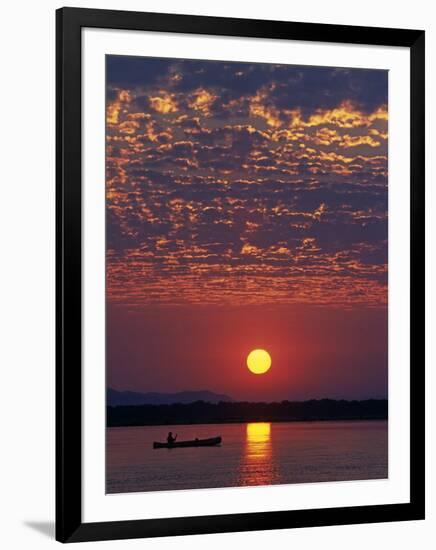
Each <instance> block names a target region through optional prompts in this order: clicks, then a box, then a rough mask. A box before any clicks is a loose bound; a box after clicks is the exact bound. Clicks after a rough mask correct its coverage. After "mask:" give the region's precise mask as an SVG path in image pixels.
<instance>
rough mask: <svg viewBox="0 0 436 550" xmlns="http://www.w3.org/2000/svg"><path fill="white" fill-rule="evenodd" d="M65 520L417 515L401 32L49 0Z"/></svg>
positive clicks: (419, 352)
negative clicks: (53, 44)
mask: <svg viewBox="0 0 436 550" xmlns="http://www.w3.org/2000/svg"><path fill="white" fill-rule="evenodd" d="M56 433H57V505H56V510H57V519H56V531H57V534H56V537H57V539H58V540H59V541H62V542H76V541H90V540H103V539H126V538H133V537H156V536H169V535H188V534H196V533H218V532H226V531H248V530H256V529H279V528H290V527H307V526H320V525H333V524H336V525H337V524H351V523H367V522H368V523H369V522H383V521H398V520H412V519H422V518H424V32H423V31H415V30H403V29H386V28H365V27H351V26H339V25H324V24H312V23H310V24H309V23H290V22H280V21H258V20H248V19H224V18H215V17H198V16H185V15H167V14H157V13H134V12H123V11H104V10H87V9H76V8H63V9H60V10H58V12H57V430H56Z"/></svg>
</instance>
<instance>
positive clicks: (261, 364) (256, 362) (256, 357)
mask: <svg viewBox="0 0 436 550" xmlns="http://www.w3.org/2000/svg"><path fill="white" fill-rule="evenodd" d="M247 367H248V369H249V370H250V371H251V372H252V373H253V374H265V373H266V372H267V371H269V369H270V367H271V356H270V354H269V353H268V352H267V351H265V350H264V349H254V350H253V351H250V353H249V354H248V356H247Z"/></svg>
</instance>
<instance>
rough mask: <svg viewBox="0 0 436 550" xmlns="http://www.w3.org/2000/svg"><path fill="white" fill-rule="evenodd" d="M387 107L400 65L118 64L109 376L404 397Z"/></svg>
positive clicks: (243, 394)
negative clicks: (394, 299) (395, 310)
mask: <svg viewBox="0 0 436 550" xmlns="http://www.w3.org/2000/svg"><path fill="white" fill-rule="evenodd" d="M387 101H388V76H387V72H386V71H379V70H377V71H376V70H363V69H339V68H325V67H305V66H290V65H270V64H253V63H236V62H216V61H192V60H191V61H190V60H177V59H156V58H143V57H122V56H108V57H107V166H106V168H107V178H106V181H107V193H106V196H107V374H108V385H109V386H111V387H113V388H115V389H120V390H123V389H128V390H134V391H165V392H175V391H182V390H202V389H207V390H211V391H215V392H217V393H227V394H228V395H230V396H232V397H233V398H235V399H248V400H260V401H263V400H265V401H271V400H281V399H291V400H292V399H296V400H297V399H308V398H312V397H313V398H319V397H333V398H366V397H386V396H387V273H388V269H387V238H388V224H387V207H388V205H387V198H388V195H387V182H388V174H387V145H388V141H387V137H388V136H387V133H388V113H387ZM254 348H264V349H266V350H268V351H269V353H270V354H271V357H272V367H271V369H270V370H269V371H268V372H267V373H266V374H264V375H255V374H252V373H250V372H249V371H248V369H247V367H246V364H245V360H246V356H247V354H248V353H249V352H250V351H251V350H252V349H254Z"/></svg>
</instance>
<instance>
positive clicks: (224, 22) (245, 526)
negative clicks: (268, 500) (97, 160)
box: [56, 8, 425, 542]
mask: <svg viewBox="0 0 436 550" xmlns="http://www.w3.org/2000/svg"><path fill="white" fill-rule="evenodd" d="M84 27H93V28H105V29H128V30H144V31H163V32H172V33H190V34H200V35H221V36H241V37H254V38H274V39H282V40H289V39H290V40H303V41H312V42H313V41H315V42H336V43H353V44H370V45H371V44H372V45H380V46H398V47H406V48H409V49H410V61H411V72H410V92H411V95H410V101H411V103H410V105H411V120H410V123H411V134H410V138H411V149H410V161H411V172H410V185H411V236H410V238H411V356H410V392H411V393H410V399H411V419H410V420H411V423H410V426H411V433H410V437H411V440H410V441H411V447H410V502H408V503H403V504H386V505H370V506H354V507H343V508H327V509H326V508H323V509H310V510H294V511H278V512H262V513H241V514H231V515H215V516H199V517H169V518H165V519H141V520H135V521H110V522H101V523H83V522H82V488H81V487H82V466H81V459H82V428H81V417H82V413H81V407H82V405H81V385H82V376H81V368H80V366H81V362H82V286H81V273H82V229H81V221H82V220H81V208H82V202H81V200H82V192H81V159H82V155H81V147H82V142H81V132H82V128H81V119H82V110H81V70H82V66H81V52H82V39H81V29H82V28H84ZM56 31H57V32H56V72H57V76H56V87H57V91H56V104H57V105H56V108H57V123H56V124H57V125H56V134H57V136H56V138H57V139H56V141H57V153H56V165H57V168H56V179H57V216H56V223H57V227H56V230H57V248H56V254H57V260H56V270H57V273H56V284H57V290H56V299H57V306H56V323H57V329H56V345H57V352H56V364H57V370H56V376H57V380H56V400H57V404H56V416H57V420H56V438H57V443H56V539H57V540H58V541H61V542H78V541H93V540H109V539H128V538H139V537H159V536H173V535H190V534H200V533H221V532H231V531H251V530H259V529H262V530H265V529H281V528H292V527H309V526H321V525H344V524H353V523H355V524H357V523H375V522H388V521H404V520H417V519H423V518H424V514H425V511H424V510H425V506H424V500H425V498H424V497H425V492H424V483H425V479H424V475H425V474H424V470H425V468H424V454H425V453H424V450H425V449H424V446H425V441H424V431H425V430H424V413H425V402H424V176H425V173H424V40H425V33H424V31H419V30H406V29H390V28H370V27H357V26H343V25H326V24H315V23H291V22H284V21H260V20H248V19H232V18H220V17H200V16H187V15H168V14H159V13H137V12H128V11H108V10H94V9H78V8H62V9H59V10H57V13H56Z"/></svg>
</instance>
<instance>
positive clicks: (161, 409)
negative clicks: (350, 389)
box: [107, 399, 388, 427]
mask: <svg viewBox="0 0 436 550" xmlns="http://www.w3.org/2000/svg"><path fill="white" fill-rule="evenodd" d="M387 417H388V402H387V400H386V399H368V400H366V401H344V400H341V401H337V400H333V399H320V400H316V399H313V400H310V401H281V402H279V403H250V402H222V401H221V402H220V403H217V404H213V403H206V402H204V401H196V402H195V403H187V404H181V403H175V404H172V405H135V406H118V407H107V425H108V426H109V427H113V426H156V425H165V424H214V423H217V424H219V423H226V422H285V421H295V420H298V421H304V420H306V421H314V420H383V419H387Z"/></svg>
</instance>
